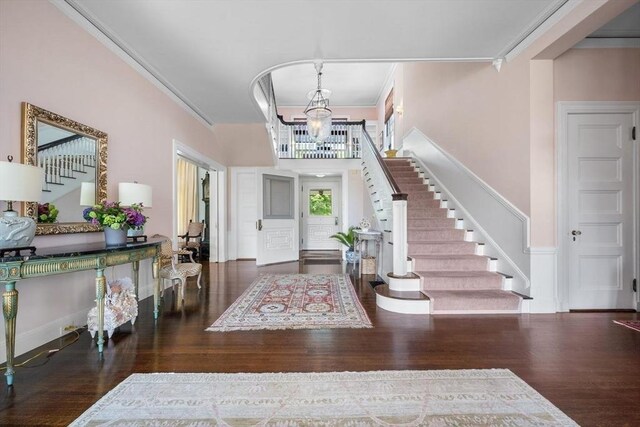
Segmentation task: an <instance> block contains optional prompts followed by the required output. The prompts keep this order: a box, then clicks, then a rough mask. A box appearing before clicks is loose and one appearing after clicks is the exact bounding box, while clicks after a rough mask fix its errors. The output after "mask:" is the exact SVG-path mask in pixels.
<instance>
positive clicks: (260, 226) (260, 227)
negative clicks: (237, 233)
mask: <svg viewBox="0 0 640 427" xmlns="http://www.w3.org/2000/svg"><path fill="white" fill-rule="evenodd" d="M261 230H262V220H261V219H259V220H258V231H261Z"/></svg>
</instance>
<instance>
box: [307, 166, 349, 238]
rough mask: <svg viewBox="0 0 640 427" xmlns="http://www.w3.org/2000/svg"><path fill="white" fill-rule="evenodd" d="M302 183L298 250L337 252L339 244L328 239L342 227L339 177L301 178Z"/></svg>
mask: <svg viewBox="0 0 640 427" xmlns="http://www.w3.org/2000/svg"><path fill="white" fill-rule="evenodd" d="M301 183H302V188H301V190H302V191H301V193H302V198H301V200H300V212H301V217H302V221H301V223H300V236H301V242H300V243H301V244H300V247H301V249H302V250H338V249H340V243H339V242H337V241H336V240H334V239H332V238H331V236H332V235H334V234H336V233H337V232H338V231H340V230H341V227H342V206H341V200H342V191H341V190H342V182H341V180H340V177H335V178H332V177H322V178H318V177H304V178H303V179H302V180H301Z"/></svg>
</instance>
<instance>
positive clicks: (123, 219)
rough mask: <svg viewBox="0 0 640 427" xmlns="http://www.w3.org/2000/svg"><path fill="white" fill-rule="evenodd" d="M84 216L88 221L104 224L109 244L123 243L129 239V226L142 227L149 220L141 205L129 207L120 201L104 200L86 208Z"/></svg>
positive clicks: (106, 240)
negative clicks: (122, 204)
mask: <svg viewBox="0 0 640 427" xmlns="http://www.w3.org/2000/svg"><path fill="white" fill-rule="evenodd" d="M82 216H83V217H84V219H85V220H86V221H88V222H91V223H92V224H95V225H100V226H102V228H103V230H104V236H105V242H106V243H107V245H121V244H124V243H126V241H127V230H128V229H129V228H137V227H142V226H143V225H144V223H145V222H146V220H147V217H145V216H144V215H143V214H142V206H141V205H133V206H131V207H128V208H123V207H122V206H120V202H104V203H99V204H97V205H94V206H91V207H88V208H86V209H85V210H84V211H83V212H82Z"/></svg>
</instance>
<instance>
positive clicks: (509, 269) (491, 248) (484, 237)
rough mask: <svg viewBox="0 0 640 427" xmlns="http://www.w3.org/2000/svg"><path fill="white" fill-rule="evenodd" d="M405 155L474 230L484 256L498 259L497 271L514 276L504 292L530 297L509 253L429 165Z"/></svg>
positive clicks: (528, 286)
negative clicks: (481, 245)
mask: <svg viewBox="0 0 640 427" xmlns="http://www.w3.org/2000/svg"><path fill="white" fill-rule="evenodd" d="M404 155H405V156H406V157H411V158H412V160H411V162H412V164H413V165H414V168H415V169H417V170H419V171H420V172H422V173H423V174H424V175H425V176H426V177H428V178H429V185H430V186H433V187H435V191H437V192H440V194H441V196H440V198H441V199H443V200H447V207H448V208H449V209H454V210H455V213H456V215H455V216H456V218H462V219H463V220H464V228H466V229H473V233H474V240H475V241H476V242H482V243H483V244H484V248H483V254H484V255H486V256H489V257H492V258H497V271H500V272H502V273H505V274H507V275H509V276H512V279H511V280H506V281H505V282H504V286H503V290H505V291H515V292H517V293H520V294H523V295H526V296H530V293H531V281H530V280H529V278H528V277H527V275H526V274H525V273H524V272H523V271H522V270H521V269H520V268H519V267H518V266H517V265H516V263H515V262H513V260H511V259H510V258H509V256H508V255H507V253H506V252H505V251H504V250H502V248H501V247H500V246H499V245H498V244H497V243H496V241H495V240H494V239H492V238H491V236H490V235H489V233H487V231H486V230H485V229H484V228H483V227H482V226H481V225H480V224H479V223H478V221H476V220H475V218H474V217H473V216H472V215H471V214H470V213H469V212H468V211H467V210H466V209H465V208H464V206H463V205H462V204H461V203H460V202H459V201H458V200H457V199H456V198H455V197H454V196H453V194H451V192H450V191H449V190H448V189H447V187H446V186H445V185H443V184H442V182H441V181H440V180H439V179H438V178H437V176H436V175H435V174H434V173H433V171H431V170H430V169H429V168H428V167H427V165H425V164H424V162H422V160H420V159H419V158H418V157H416V156H415V155H414V154H413V153H412V152H411V151H409V150H405V151H404Z"/></svg>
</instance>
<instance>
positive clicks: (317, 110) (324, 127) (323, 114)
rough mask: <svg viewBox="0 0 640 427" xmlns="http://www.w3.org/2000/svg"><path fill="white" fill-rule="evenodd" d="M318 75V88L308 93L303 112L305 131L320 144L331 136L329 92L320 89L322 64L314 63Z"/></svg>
mask: <svg viewBox="0 0 640 427" xmlns="http://www.w3.org/2000/svg"><path fill="white" fill-rule="evenodd" d="M315 67H316V72H317V73H318V88H317V89H316V90H314V91H311V92H309V94H308V95H307V96H308V97H309V104H308V105H307V108H305V110H304V114H305V116H307V131H308V132H309V136H310V137H311V139H312V140H313V141H314V142H316V143H322V142H323V141H324V140H325V139H326V138H327V137H328V136H329V135H330V134H331V110H330V109H329V96H330V95H331V91H330V90H328V89H322V62H316V64H315Z"/></svg>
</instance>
